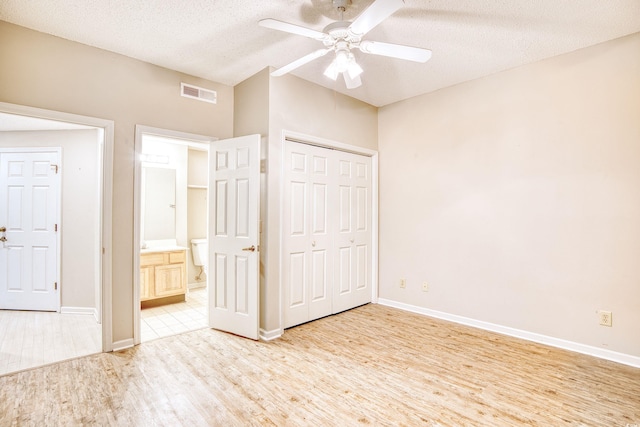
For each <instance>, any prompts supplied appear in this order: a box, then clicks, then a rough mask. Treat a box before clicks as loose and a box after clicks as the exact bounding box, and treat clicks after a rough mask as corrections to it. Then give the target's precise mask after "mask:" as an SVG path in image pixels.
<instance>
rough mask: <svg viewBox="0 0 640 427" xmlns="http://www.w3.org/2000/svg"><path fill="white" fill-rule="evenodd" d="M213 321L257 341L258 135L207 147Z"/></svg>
mask: <svg viewBox="0 0 640 427" xmlns="http://www.w3.org/2000/svg"><path fill="white" fill-rule="evenodd" d="M209 171H210V173H209V230H208V238H209V270H210V274H209V279H208V281H209V284H208V286H209V287H210V288H209V324H210V326H211V327H212V328H215V329H220V330H223V331H226V332H231V333H233V334H236V335H241V336H243V337H247V338H251V339H254V340H257V339H258V331H259V304H260V300H259V290H260V287H259V277H260V276H259V268H260V254H259V249H260V248H259V245H260V240H259V239H260V235H259V232H260V229H259V220H260V135H249V136H244V137H239V138H233V139H227V140H223V141H216V142H214V143H212V144H211V147H210V149H209Z"/></svg>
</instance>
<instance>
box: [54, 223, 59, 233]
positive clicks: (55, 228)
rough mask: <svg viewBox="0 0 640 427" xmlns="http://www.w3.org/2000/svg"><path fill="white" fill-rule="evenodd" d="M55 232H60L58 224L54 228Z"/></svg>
mask: <svg viewBox="0 0 640 427" xmlns="http://www.w3.org/2000/svg"><path fill="white" fill-rule="evenodd" d="M53 231H55V232H56V233H57V232H58V224H55V225H54V226H53Z"/></svg>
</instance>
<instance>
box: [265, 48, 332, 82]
mask: <svg viewBox="0 0 640 427" xmlns="http://www.w3.org/2000/svg"><path fill="white" fill-rule="evenodd" d="M330 51H331V49H318V50H316V51H315V52H311V53H310V54H308V55H305V56H303V57H302V58H299V59H296V60H295V61H293V62H291V63H289V64H287V65H285V66H284V67H281V68H278V69H277V70H275V71H273V72H272V73H271V75H272V76H273V77H279V76H282V75H284V74H287V73H288V72H290V71H293V70H295V69H296V68H298V67H301V66H303V65H304V64H306V63H307V62H311V61H313V60H314V59H318V58H320V57H321V56H324V55H326V54H327V52H330Z"/></svg>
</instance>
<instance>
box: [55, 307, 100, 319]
mask: <svg viewBox="0 0 640 427" xmlns="http://www.w3.org/2000/svg"><path fill="white" fill-rule="evenodd" d="M60 314H88V315H91V316H93V317H96V316H97V315H98V312H97V310H96V309H95V308H93V307H67V306H62V307H60Z"/></svg>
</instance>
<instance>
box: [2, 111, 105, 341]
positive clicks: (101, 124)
mask: <svg viewBox="0 0 640 427" xmlns="http://www.w3.org/2000/svg"><path fill="white" fill-rule="evenodd" d="M0 112H2V113H8V114H15V115H20V116H25V117H31V118H38V119H46V120H53V121H57V122H66V123H72V124H78V125H84V126H91V127H95V128H99V129H102V141H100V143H101V145H102V147H101V162H100V166H101V168H102V170H101V171H100V190H101V195H100V201H101V205H102V209H101V215H100V227H101V235H100V237H101V242H100V243H101V247H102V262H101V263H100V265H99V266H98V269H99V270H100V273H99V274H100V277H101V278H102V280H101V284H100V286H101V293H100V294H101V300H102V301H101V304H100V303H99V304H98V307H100V313H99V316H98V317H99V319H98V320H99V321H101V323H102V351H103V352H108V351H111V350H112V349H113V332H112V329H113V324H112V317H113V313H112V258H113V253H112V204H113V146H114V128H115V125H114V122H113V120H105V119H99V118H96V117H89V116H81V115H78V114H71V113H63V112H60V111H53V110H45V109H42V108H35V107H28V106H24V105H17V104H9V103H6V102H0Z"/></svg>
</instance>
